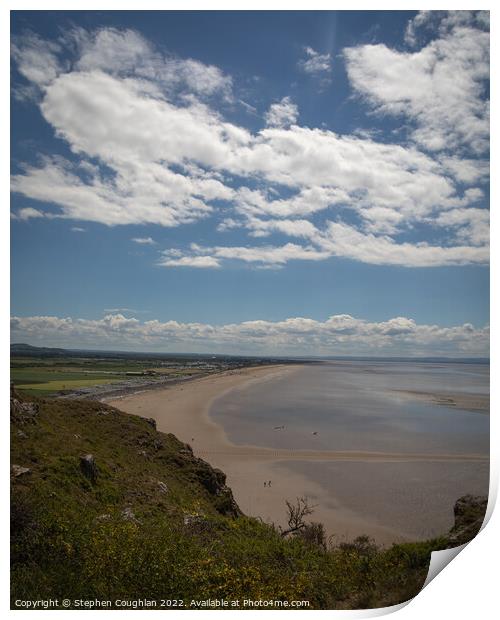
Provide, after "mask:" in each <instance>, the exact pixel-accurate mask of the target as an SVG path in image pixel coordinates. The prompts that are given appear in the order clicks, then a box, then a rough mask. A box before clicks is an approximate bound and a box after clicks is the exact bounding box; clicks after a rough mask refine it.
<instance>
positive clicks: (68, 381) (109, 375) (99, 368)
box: [10, 356, 203, 397]
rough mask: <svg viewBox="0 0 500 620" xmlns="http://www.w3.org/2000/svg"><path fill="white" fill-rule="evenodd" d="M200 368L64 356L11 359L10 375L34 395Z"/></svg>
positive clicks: (196, 371)
mask: <svg viewBox="0 0 500 620" xmlns="http://www.w3.org/2000/svg"><path fill="white" fill-rule="evenodd" d="M148 372H149V373H153V374H151V375H142V373H148ZM201 373H203V371H202V370H200V369H198V368H192V367H187V368H182V367H178V366H177V367H175V366H173V367H172V366H170V365H169V366H161V365H159V362H158V360H155V359H151V360H134V359H130V360H120V359H106V358H84V357H70V356H68V357H62V358H30V357H13V358H12V359H11V375H10V379H11V381H12V382H13V383H14V385H15V387H16V389H18V390H20V391H21V392H22V393H24V394H26V395H28V394H29V395H31V396H42V397H44V396H51V395H54V394H57V393H59V392H65V391H72V390H78V389H79V388H86V387H92V386H97V385H106V384H110V383H116V382H119V381H134V380H139V381H140V380H141V379H143V378H149V379H154V377H155V376H156V377H158V378H163V379H164V378H165V377H171V378H176V377H184V376H186V375H194V374H201Z"/></svg>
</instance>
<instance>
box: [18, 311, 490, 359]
mask: <svg viewBox="0 0 500 620" xmlns="http://www.w3.org/2000/svg"><path fill="white" fill-rule="evenodd" d="M11 333H12V339H13V340H14V341H16V340H17V341H19V340H21V341H27V342H30V343H33V344H45V345H52V346H72V347H99V348H106V347H111V346H113V347H119V348H121V349H124V348H126V347H130V348H139V349H140V348H142V349H146V350H164V351H168V350H170V351H172V350H173V351H179V350H180V349H182V350H186V351H187V350H195V351H231V350H235V349H237V350H238V351H240V352H242V351H247V352H255V353H263V354H271V355H277V354H285V355H286V354H305V355H307V354H310V355H336V354H337V355H339V354H349V355H356V354H371V355H377V354H378V355H382V354H383V355H427V356H428V355H450V356H453V355H455V356H487V355H488V343H489V329H488V327H483V328H476V327H474V326H472V325H470V324H464V325H458V326H454V327H440V326H437V325H425V324H417V323H416V322H415V321H414V320H412V319H409V318H406V317H395V318H392V319H390V320H388V321H381V322H370V321H365V320H363V319H359V318H355V317H352V316H350V315H347V314H343V315H334V316H331V317H329V318H328V319H326V320H325V321H318V320H314V319H311V318H304V317H294V318H288V319H286V320H283V321H265V320H253V321H245V322H242V323H231V324H224V325H210V324H205V323H179V322H177V321H166V322H161V321H157V320H151V321H145V322H140V321H139V320H137V319H135V318H126V317H125V316H123V315H122V314H110V315H107V316H105V317H104V318H102V319H97V320H89V319H72V318H58V317H53V316H32V317H12V318H11Z"/></svg>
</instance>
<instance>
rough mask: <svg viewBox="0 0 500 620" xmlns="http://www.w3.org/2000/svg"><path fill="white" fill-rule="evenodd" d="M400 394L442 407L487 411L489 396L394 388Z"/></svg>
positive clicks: (488, 408) (479, 411)
mask: <svg viewBox="0 0 500 620" xmlns="http://www.w3.org/2000/svg"><path fill="white" fill-rule="evenodd" d="M394 391H395V392H397V393H398V394H400V395H403V396H407V397H408V398H410V399H418V400H425V401H427V402H432V403H435V404H436V405H442V406H443V407H456V408H457V409H464V410H465V411H475V412H478V413H484V414H487V413H489V410H490V397H489V395H487V394H468V393H459V392H454V393H450V392H419V391H417V390H394Z"/></svg>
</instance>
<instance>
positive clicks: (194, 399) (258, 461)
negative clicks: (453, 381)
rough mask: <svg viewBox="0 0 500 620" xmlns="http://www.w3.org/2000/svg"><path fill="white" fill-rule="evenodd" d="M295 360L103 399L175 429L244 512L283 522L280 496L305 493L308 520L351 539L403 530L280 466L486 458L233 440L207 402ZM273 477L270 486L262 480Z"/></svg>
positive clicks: (286, 370)
mask: <svg viewBox="0 0 500 620" xmlns="http://www.w3.org/2000/svg"><path fill="white" fill-rule="evenodd" d="M300 368H301V366H299V365H297V366H286V365H282V366H281V365H279V366H278V365H277V366H265V367H256V368H246V369H243V370H238V371H228V372H225V373H221V374H217V375H211V376H208V377H203V378H201V379H199V380H196V381H192V382H190V383H189V384H184V385H182V384H179V385H175V386H172V387H169V388H166V389H162V390H155V391H146V392H141V393H137V394H133V395H127V396H124V397H121V398H117V399H113V400H109V401H108V404H110V405H112V406H114V407H117V408H118V409H121V410H122V411H125V412H127V413H132V414H135V415H140V416H143V417H147V418H154V419H155V420H156V422H157V428H158V430H159V431H162V432H168V433H173V434H174V435H176V436H177V437H178V438H179V439H180V440H182V441H184V442H186V443H189V444H190V445H191V447H192V448H193V450H194V453H195V454H196V455H197V456H199V457H201V458H203V459H205V460H207V461H208V462H209V463H210V464H212V465H213V466H214V467H218V468H220V469H222V470H223V471H224V472H225V473H226V475H227V483H228V485H229V486H230V487H231V488H232V490H233V494H234V497H235V499H236V501H237V502H238V504H239V506H240V507H241V509H242V510H243V512H244V513H246V514H248V515H252V516H258V517H260V518H262V519H263V520H264V521H266V522H273V523H277V524H281V525H285V516H286V506H285V501H286V500H289V501H294V500H295V498H297V497H302V496H304V497H308V498H309V499H310V503H311V504H313V505H316V508H315V512H314V514H313V516H312V519H313V520H315V521H320V522H322V523H323V524H324V525H325V528H326V530H327V532H328V533H330V534H331V533H335V534H336V536H337V537H338V538H340V539H349V538H352V537H353V536H356V535H359V534H361V533H365V534H368V535H370V536H372V537H374V538H375V539H376V541H377V542H378V543H380V544H390V543H392V542H395V541H404V540H407V539H408V536H406V535H405V534H404V533H403V532H401V531H397V530H394V529H391V528H387V527H384V526H382V525H380V524H377V523H373V522H370V521H368V520H365V519H363V518H362V517H360V516H359V515H358V514H355V513H353V512H352V511H351V510H349V509H348V508H347V507H346V506H343V505H342V504H341V503H340V502H338V501H336V500H335V499H334V498H332V497H328V498H326V497H325V491H324V489H323V488H322V487H321V486H320V485H319V484H316V483H315V482H313V481H311V479H310V478H307V477H306V476H303V475H301V473H300V472H298V471H293V470H292V469H290V468H287V467H284V465H286V464H287V462H288V463H294V462H301V461H302V462H314V461H336V462H342V461H351V462H358V463H363V462H366V463H369V462H379V463H390V462H405V463H408V462H413V461H415V462H419V461H420V462H453V461H467V460H469V461H478V462H484V461H486V460H487V459H486V457H484V456H483V455H476V454H469V455H460V456H457V455H452V454H435V455H429V454H418V453H415V454H411V453H397V452H360V451H356V452H354V451H325V450H318V451H313V450H296V449H295V450H287V449H279V450H277V449H272V448H263V447H258V446H254V445H235V444H234V443H232V442H231V441H230V440H229V439H228V437H227V435H226V433H225V431H224V429H223V428H222V427H221V426H220V425H218V424H216V423H215V422H214V421H213V420H212V419H211V417H210V408H211V406H212V404H213V402H214V401H215V400H216V399H217V398H219V397H221V396H223V395H225V394H227V393H228V392H229V391H232V390H241V389H245V388H247V387H248V386H250V385H253V384H256V383H262V382H266V381H273V380H275V379H277V378H280V377H283V376H285V375H287V374H293V373H296V372H298V371H299V370H300ZM268 481H271V486H269V485H268V484H266V486H265V487H264V482H268Z"/></svg>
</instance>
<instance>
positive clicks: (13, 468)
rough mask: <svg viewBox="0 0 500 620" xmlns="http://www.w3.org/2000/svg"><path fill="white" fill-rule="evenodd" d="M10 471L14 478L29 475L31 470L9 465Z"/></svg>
mask: <svg viewBox="0 0 500 620" xmlns="http://www.w3.org/2000/svg"><path fill="white" fill-rule="evenodd" d="M10 471H11V472H12V475H13V476H14V478H18V477H19V476H24V475H25V474H30V473H31V469H30V468H29V467H21V465H11V467H10Z"/></svg>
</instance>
